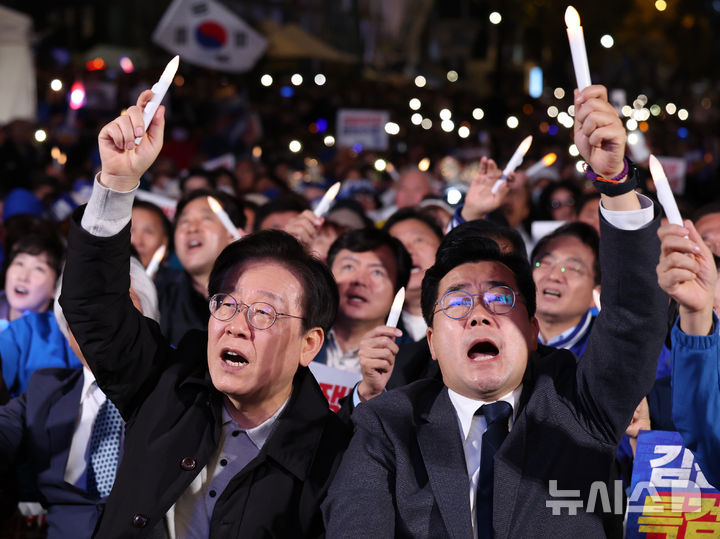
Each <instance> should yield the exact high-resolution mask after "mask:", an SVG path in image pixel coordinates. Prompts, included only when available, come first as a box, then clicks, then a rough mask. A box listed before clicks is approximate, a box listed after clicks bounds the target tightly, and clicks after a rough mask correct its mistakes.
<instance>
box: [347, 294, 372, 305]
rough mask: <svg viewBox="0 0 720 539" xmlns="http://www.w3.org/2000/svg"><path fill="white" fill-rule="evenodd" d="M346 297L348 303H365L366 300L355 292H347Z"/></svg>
mask: <svg viewBox="0 0 720 539" xmlns="http://www.w3.org/2000/svg"><path fill="white" fill-rule="evenodd" d="M347 298H348V301H349V302H350V303H367V301H368V300H367V299H365V298H364V297H362V296H358V295H355V294H348V296H347Z"/></svg>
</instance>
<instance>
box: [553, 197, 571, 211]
mask: <svg viewBox="0 0 720 539" xmlns="http://www.w3.org/2000/svg"><path fill="white" fill-rule="evenodd" d="M574 205H575V199H573V198H566V199H565V200H559V199H556V200H552V201H550V207H551V208H552V209H553V210H557V209H558V208H562V207H563V206H567V207H569V208H571V207H573V206H574Z"/></svg>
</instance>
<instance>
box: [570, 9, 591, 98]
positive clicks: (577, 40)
mask: <svg viewBox="0 0 720 539" xmlns="http://www.w3.org/2000/svg"><path fill="white" fill-rule="evenodd" d="M565 26H567V35H568V41H569V42H570V54H571V55H572V61H573V67H574V68H575V81H576V82H577V88H578V90H580V91H581V92H582V91H583V90H584V89H585V88H587V87H588V86H590V85H591V84H592V82H591V81H590V64H588V59H587V50H586V49H585V36H584V35H583V28H582V26H580V15H578V12H577V10H576V9H575V8H574V7H572V6H568V7H567V9H566V10H565Z"/></svg>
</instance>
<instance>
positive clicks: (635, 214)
mask: <svg viewBox="0 0 720 539" xmlns="http://www.w3.org/2000/svg"><path fill="white" fill-rule="evenodd" d="M575 110H576V117H575V122H576V123H575V144H577V146H578V148H579V149H580V150H581V153H582V155H583V156H584V157H585V159H586V160H587V161H588V163H589V164H590V165H591V166H592V171H591V172H592V173H593V174H596V175H597V176H596V182H597V183H596V187H597V188H598V190H601V192H603V197H602V206H603V207H602V214H603V221H602V225H603V233H602V241H603V256H602V259H601V264H602V266H603V268H602V269H603V278H604V279H606V280H607V282H608V283H610V284H609V285H608V286H607V287H606V288H605V289H604V291H605V302H604V303H605V304H604V306H603V307H604V308H603V311H602V313H601V314H600V315H599V317H598V320H597V322H596V324H595V328H594V330H593V335H592V336H591V340H590V343H589V344H588V349H587V350H586V352H585V357H584V359H583V361H581V362H579V363H576V361H575V357H574V356H573V354H571V353H570V352H568V351H566V350H558V349H555V348H551V347H546V346H543V345H539V344H538V342H537V335H538V330H539V326H538V322H537V319H536V318H535V301H536V296H535V286H534V282H533V276H532V270H531V268H530V264H529V263H528V261H527V259H525V258H524V257H520V256H517V255H514V254H506V253H503V252H502V251H501V250H500V249H499V248H498V246H497V244H495V243H494V242H488V241H482V240H479V239H477V238H469V237H467V236H464V235H462V234H457V233H456V234H453V233H452V232H451V233H449V234H448V235H447V236H446V237H445V238H444V240H443V242H442V243H441V245H440V248H439V249H438V252H437V255H436V262H435V265H434V266H433V267H431V268H430V269H429V270H427V272H426V274H425V279H424V281H423V287H422V310H423V316H424V317H425V320H426V322H427V324H428V333H427V335H428V344H429V346H430V351H431V353H432V356H433V359H435V360H437V361H438V363H439V366H440V370H441V371H442V378H443V382H442V383H441V382H439V381H436V380H421V381H418V382H415V383H413V384H410V385H408V386H405V387H403V388H398V389H395V390H393V391H389V392H387V393H384V394H383V395H380V396H379V397H377V398H375V399H373V400H371V401H369V402H367V403H364V404H361V405H359V406H358V407H357V408H356V410H355V411H354V413H353V416H352V418H353V422H354V424H355V434H354V436H353V439H352V441H351V443H350V446H349V448H348V450H347V452H346V453H345V456H344V458H343V461H342V464H341V465H340V469H339V470H338V473H337V475H336V477H335V480H334V481H333V484H332V486H331V488H330V491H329V493H328V497H327V499H326V501H325V502H324V503H323V515H324V518H325V522H326V526H327V533H328V536H330V537H340V536H341V537H389V536H393V535H394V536H396V537H398V536H401V537H479V538H490V537H502V538H512V537H603V536H606V535H611V536H620V537H621V536H622V501H621V500H620V501H619V502H617V503H616V501H615V498H616V495H615V486H614V485H613V484H610V485H608V484H607V483H608V476H609V475H610V468H611V465H612V462H613V458H614V456H615V450H616V447H617V444H618V442H619V441H620V439H621V437H622V435H623V433H624V431H625V428H626V427H627V425H628V423H629V422H630V418H631V417H632V415H633V412H634V410H635V408H636V407H637V405H638V403H639V402H640V400H641V399H642V398H643V397H644V396H645V395H646V394H647V392H648V391H649V390H650V387H651V386H652V383H653V381H654V378H655V361H656V358H657V354H658V351H659V350H660V347H661V345H662V342H663V339H664V336H665V328H664V323H663V322H664V313H665V308H666V304H667V303H666V302H667V297H666V296H665V295H664V294H663V293H662V291H661V290H660V289H659V287H658V285H657V279H656V276H655V266H656V264H657V260H658V258H659V252H660V251H659V242H658V241H657V237H656V236H655V231H656V229H657V226H658V223H659V216H655V217H653V206H652V203H651V202H650V201H649V199H647V198H645V197H639V196H637V195H636V194H635V193H634V191H633V190H632V189H633V186H634V185H636V184H635V179H634V174H633V173H630V168H631V167H630V166H629V164H628V162H627V161H625V160H624V157H623V155H624V150H625V131H624V128H623V126H622V123H621V122H620V120H619V118H618V116H617V114H616V113H615V111H614V109H613V108H612V106H611V105H610V104H609V103H608V101H607V93H606V90H605V88H603V87H601V86H590V87H588V88H586V89H585V90H583V91H582V92H581V93H580V92H578V93H576V95H575ZM601 182H602V183H603V185H597V184H598V183H601ZM628 182H629V183H628ZM618 217H620V220H618ZM628 221H630V222H628ZM622 228H624V230H623V229H622ZM453 232H455V231H453ZM508 429H511V430H510V432H509V434H508ZM598 483H602V484H603V486H605V488H606V491H604V492H608V494H609V497H610V501H611V504H609V505H608V508H607V510H606V511H604V508H603V507H602V506H603V504H602V503H593V506H592V507H590V502H591V501H593V500H595V501H596V499H597V497H598V493H597V486H598ZM591 493H592V497H591ZM567 498H570V499H571V500H570V501H567ZM558 504H560V505H558ZM618 505H620V508H619V511H618V513H619V514H616V513H613V508H617V506H618ZM570 508H571V509H572V510H570Z"/></svg>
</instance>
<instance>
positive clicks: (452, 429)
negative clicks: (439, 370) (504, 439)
mask: <svg viewBox="0 0 720 539" xmlns="http://www.w3.org/2000/svg"><path fill="white" fill-rule="evenodd" d="M417 433H418V434H417V436H418V444H419V446H420V452H421V453H422V457H423V460H424V462H425V468H426V469H427V472H428V476H429V479H430V484H431V485H432V490H433V493H434V494H435V498H436V500H437V504H438V508H439V510H440V514H441V515H442V517H443V521H444V523H445V528H446V530H447V532H448V533H450V534H451V535H452V537H458V538H460V537H462V538H467V537H472V536H473V532H472V523H471V517H470V501H469V498H468V492H469V488H470V487H469V478H468V474H467V467H466V465H465V453H464V451H463V447H462V443H461V441H460V431H459V427H458V420H457V416H456V414H455V409H454V408H453V406H452V403H451V402H450V397H449V396H448V393H447V388H443V389H442V391H441V392H440V393H439V394H438V396H437V398H436V399H435V400H434V401H433V404H432V406H431V407H430V409H429V410H428V411H427V412H426V413H422V414H421V416H420V421H419V424H418V429H417Z"/></svg>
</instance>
